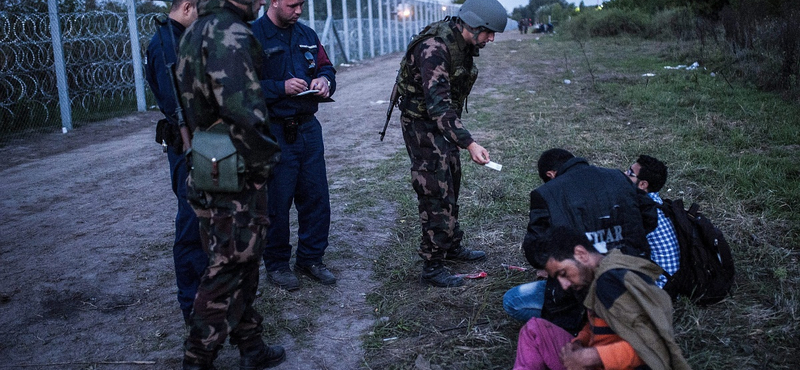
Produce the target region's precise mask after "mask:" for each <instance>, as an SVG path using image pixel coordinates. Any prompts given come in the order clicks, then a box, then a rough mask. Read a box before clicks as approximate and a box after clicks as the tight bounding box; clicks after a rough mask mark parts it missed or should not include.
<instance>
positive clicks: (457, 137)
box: [397, 0, 507, 287]
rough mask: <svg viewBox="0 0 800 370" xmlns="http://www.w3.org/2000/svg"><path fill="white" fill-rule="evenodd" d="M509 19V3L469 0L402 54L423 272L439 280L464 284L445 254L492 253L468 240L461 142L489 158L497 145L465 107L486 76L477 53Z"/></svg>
mask: <svg viewBox="0 0 800 370" xmlns="http://www.w3.org/2000/svg"><path fill="white" fill-rule="evenodd" d="M506 19H507V15H506V10H505V8H503V6H502V5H501V4H500V3H499V2H498V1H497V0H467V1H466V2H464V4H463V5H461V8H460V9H459V11H458V16H457V17H449V16H448V17H445V19H444V20H441V21H438V22H434V23H431V24H429V25H428V26H427V27H425V28H424V29H423V30H422V31H421V32H420V33H419V35H418V36H416V37H415V38H414V39H413V40H412V41H411V43H410V44H409V45H408V48H407V50H408V51H407V52H406V54H405V55H404V56H403V59H402V61H401V62H400V74H399V76H398V78H397V88H398V92H399V94H400V104H399V108H400V111H401V112H402V114H401V117H400V121H401V122H402V127H403V139H404V140H405V144H406V149H407V150H408V156H409V157H410V159H411V181H412V186H413V188H414V191H415V192H416V193H417V200H418V202H419V219H420V222H421V224H422V241H421V242H420V248H419V255H420V256H421V257H422V259H423V260H424V266H423V269H422V274H421V278H422V281H423V282H425V283H427V284H430V285H433V286H437V287H455V286H460V285H463V284H464V280H462V278H460V277H458V276H455V275H452V274H450V272H449V271H448V270H447V269H446V268H445V267H444V261H445V260H451V261H452V260H455V261H468V262H474V261H481V260H484V259H486V254H485V253H484V252H482V251H476V250H469V249H467V248H465V247H464V246H463V245H461V240H462V239H463V235H464V232H463V231H462V230H461V227H460V225H459V223H458V207H459V206H458V195H459V191H460V188H461V157H460V150H459V149H460V148H463V149H467V150H468V151H469V154H470V157H471V158H472V161H473V162H475V163H477V164H481V165H483V164H486V163H489V152H488V151H487V150H486V149H485V148H484V147H482V146H481V145H480V144H478V143H477V142H476V141H475V140H474V139H473V138H472V135H471V134H470V132H469V131H468V130H467V129H466V128H464V125H463V124H462V122H461V111H462V109H463V107H464V104H465V101H466V98H467V95H469V92H470V90H471V89H472V85H473V83H474V82H475V80H476V79H477V77H478V68H477V67H476V66H475V63H474V61H473V58H474V57H476V56H478V52H479V51H480V49H481V48H483V47H484V46H486V44H487V43H489V42H492V41H494V35H495V32H503V30H504V29H505V28H506Z"/></svg>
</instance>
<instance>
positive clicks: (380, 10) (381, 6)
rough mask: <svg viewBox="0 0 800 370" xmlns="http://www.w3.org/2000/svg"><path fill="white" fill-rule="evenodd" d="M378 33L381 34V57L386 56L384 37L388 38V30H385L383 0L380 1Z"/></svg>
mask: <svg viewBox="0 0 800 370" xmlns="http://www.w3.org/2000/svg"><path fill="white" fill-rule="evenodd" d="M387 25H388V24H387ZM378 33H380V40H381V55H383V54H386V43H385V40H384V37H386V36H385V33H386V30H385V29H384V28H383V0H378Z"/></svg>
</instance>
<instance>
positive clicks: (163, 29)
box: [145, 19, 186, 124]
mask: <svg viewBox="0 0 800 370" xmlns="http://www.w3.org/2000/svg"><path fill="white" fill-rule="evenodd" d="M185 30H186V27H184V26H183V25H182V24H180V23H178V22H177V21H175V20H173V19H169V23H165V24H164V25H161V26H159V27H158V28H157V29H156V33H155V35H153V38H152V39H150V44H148V45H147V63H146V66H145V78H146V79H147V84H148V85H150V90H152V91H153V95H155V98H156V102H158V108H159V109H161V113H164V116H166V117H167V119H169V121H170V122H171V123H174V124H177V123H178V117H177V116H176V115H175V110H176V108H177V107H178V103H177V102H176V101H175V95H174V94H173V90H172V82H171V81H170V80H171V79H172V74H171V73H170V72H169V70H168V69H167V65H169V64H173V63H177V60H178V57H177V55H176V51H177V45H175V43H177V42H179V41H180V39H181V35H182V34H183V31H185ZM170 32H172V36H170ZM173 41H174V43H173Z"/></svg>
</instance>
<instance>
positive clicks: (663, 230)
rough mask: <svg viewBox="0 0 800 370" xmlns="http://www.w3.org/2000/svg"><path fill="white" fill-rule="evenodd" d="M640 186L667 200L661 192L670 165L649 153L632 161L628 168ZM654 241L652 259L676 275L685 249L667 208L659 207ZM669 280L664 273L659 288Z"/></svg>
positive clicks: (656, 198) (652, 235)
mask: <svg viewBox="0 0 800 370" xmlns="http://www.w3.org/2000/svg"><path fill="white" fill-rule="evenodd" d="M625 174H626V175H628V178H629V179H631V181H633V183H634V184H635V185H636V187H637V188H639V189H642V190H644V191H646V192H647V196H649V197H650V199H652V200H653V201H654V202H656V203H658V204H664V201H662V200H661V197H660V196H658V192H659V191H660V190H661V188H662V187H664V183H666V182H667V166H666V165H664V163H663V162H661V161H659V160H658V159H655V158H653V157H651V156H648V155H644V154H642V155H640V156H639V158H638V159H637V160H636V163H634V164H632V165H631V166H630V167H629V168H628V170H627V171H626V172H625ZM647 242H648V243H649V244H650V259H651V260H653V262H655V263H656V264H658V265H659V266H661V268H662V269H664V271H666V272H667V274H669V275H672V274H674V273H675V271H678V267H680V261H681V251H680V248H678V237H677V236H675V227H674V226H673V225H672V221H670V219H669V218H667V216H664V212H663V211H661V209H660V208H659V209H658V226H657V227H656V229H655V230H653V232H651V233H650V234H647ZM666 283H667V277H666V276H664V275H661V276H660V277H659V278H658V280H657V281H656V285H658V287H659V288H663V287H664V284H666Z"/></svg>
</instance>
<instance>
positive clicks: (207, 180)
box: [190, 122, 245, 193]
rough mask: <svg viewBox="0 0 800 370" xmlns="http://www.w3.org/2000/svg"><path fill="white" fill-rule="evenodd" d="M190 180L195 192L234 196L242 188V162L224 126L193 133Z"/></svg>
mask: <svg viewBox="0 0 800 370" xmlns="http://www.w3.org/2000/svg"><path fill="white" fill-rule="evenodd" d="M190 153H191V161H192V169H191V175H192V181H193V184H194V185H193V186H194V188H195V190H202V191H207V192H212V193H238V192H240V191H242V188H243V187H244V172H245V164H244V159H243V158H242V156H240V155H239V153H237V152H236V147H235V146H233V142H232V141H231V137H230V133H229V129H228V125H227V124H225V123H222V122H219V123H216V124H214V125H212V126H211V127H209V128H208V129H207V130H205V131H203V130H200V129H197V130H195V132H194V135H193V137H192V149H191V152H190Z"/></svg>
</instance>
